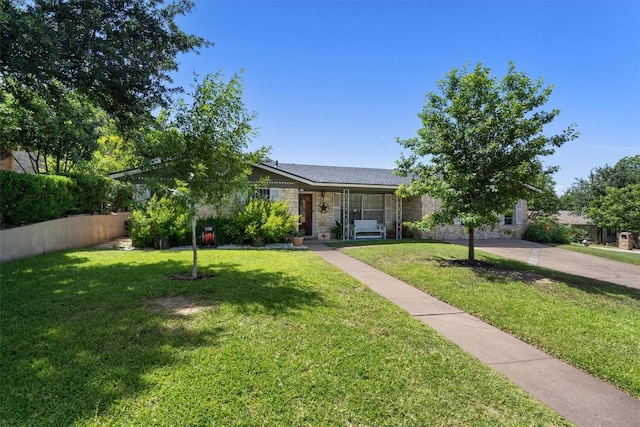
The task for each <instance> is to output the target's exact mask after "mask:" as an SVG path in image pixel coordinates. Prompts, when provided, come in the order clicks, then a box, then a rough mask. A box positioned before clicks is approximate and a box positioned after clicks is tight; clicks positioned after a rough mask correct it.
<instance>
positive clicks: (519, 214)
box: [516, 200, 522, 224]
mask: <svg viewBox="0 0 640 427" xmlns="http://www.w3.org/2000/svg"><path fill="white" fill-rule="evenodd" d="M516 224H522V200H520V201H518V204H517V205H516Z"/></svg>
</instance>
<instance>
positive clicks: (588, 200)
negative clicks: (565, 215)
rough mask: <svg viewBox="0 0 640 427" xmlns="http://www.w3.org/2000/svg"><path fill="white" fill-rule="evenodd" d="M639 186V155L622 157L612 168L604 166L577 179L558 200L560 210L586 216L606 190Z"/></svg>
mask: <svg viewBox="0 0 640 427" xmlns="http://www.w3.org/2000/svg"><path fill="white" fill-rule="evenodd" d="M632 184H640V155H637V156H630V157H623V158H621V159H620V160H619V161H618V162H617V163H616V164H615V165H614V166H609V165H604V166H602V167H597V168H594V169H592V170H591V171H590V172H589V176H588V177H587V178H578V179H576V180H575V182H574V183H573V184H572V185H571V187H570V188H569V189H568V190H567V191H566V192H565V193H564V194H563V195H562V197H561V198H560V204H561V207H562V209H568V210H571V211H573V212H578V213H582V214H586V213H587V212H588V211H589V209H590V208H591V207H592V205H593V204H594V203H595V202H596V201H597V200H598V199H600V198H602V197H604V196H605V195H606V194H607V188H609V187H612V188H623V187H626V186H628V185H632Z"/></svg>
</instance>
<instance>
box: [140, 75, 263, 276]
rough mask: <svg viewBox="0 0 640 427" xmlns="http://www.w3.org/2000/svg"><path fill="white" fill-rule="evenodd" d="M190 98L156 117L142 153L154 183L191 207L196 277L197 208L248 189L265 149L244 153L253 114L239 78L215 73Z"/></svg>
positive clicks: (193, 271) (252, 131)
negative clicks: (255, 167)
mask: <svg viewBox="0 0 640 427" xmlns="http://www.w3.org/2000/svg"><path fill="white" fill-rule="evenodd" d="M191 97H192V98H191V102H185V101H180V102H178V103H177V104H176V105H175V107H174V108H173V109H172V110H171V111H164V112H162V113H161V114H160V115H159V117H158V121H157V130H156V131H154V132H153V133H152V134H151V135H150V138H149V139H148V140H147V144H146V146H144V147H142V148H141V150H142V152H143V153H145V157H146V159H147V169H149V170H150V171H151V172H152V173H153V175H154V176H155V177H156V178H158V179H157V180H156V182H157V183H160V184H162V185H163V186H165V187H168V188H169V189H171V190H173V194H174V196H175V197H182V198H183V199H185V200H186V202H187V205H188V206H189V207H190V209H191V214H192V246H193V268H192V271H191V275H192V278H194V279H195V278H197V276H198V270H197V268H198V252H197V242H196V222H197V211H196V208H197V205H198V204H211V205H213V206H218V205H219V203H220V201H221V200H223V199H224V198H225V197H226V196H229V195H231V194H234V193H235V192H239V191H242V190H243V189H245V188H247V187H248V176H249V174H250V173H251V171H252V164H253V163H257V162H259V161H261V160H263V158H264V156H265V155H266V153H267V150H266V149H264V148H262V149H259V150H257V151H254V152H250V151H247V150H248V144H249V142H250V139H251V137H252V136H253V135H254V130H253V128H252V127H251V124H250V122H251V120H252V119H253V118H254V116H255V115H254V114H253V113H249V112H248V111H247V110H246V109H245V107H244V104H243V101H242V84H241V80H240V77H239V76H238V75H234V77H233V78H232V79H231V80H230V81H229V82H227V83H225V82H224V81H223V80H222V76H221V75H220V74H219V73H218V74H213V75H208V76H206V77H205V78H204V79H203V81H202V82H201V83H199V84H197V87H196V88H195V91H194V93H193V94H191Z"/></svg>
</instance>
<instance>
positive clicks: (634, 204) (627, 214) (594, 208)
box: [588, 183, 640, 233]
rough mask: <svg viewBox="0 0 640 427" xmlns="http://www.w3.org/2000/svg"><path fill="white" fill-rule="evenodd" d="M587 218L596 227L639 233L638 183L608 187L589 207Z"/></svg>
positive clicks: (639, 189) (639, 184)
mask: <svg viewBox="0 0 640 427" xmlns="http://www.w3.org/2000/svg"><path fill="white" fill-rule="evenodd" d="M588 215H589V218H590V219H591V220H592V221H593V223H594V224H595V225H596V226H598V227H606V228H618V229H621V230H626V231H631V232H634V233H637V232H638V231H640V183H637V184H631V185H627V186H625V187H621V188H615V187H609V188H607V190H606V194H605V195H604V196H603V197H600V198H598V199H596V200H595V201H594V202H593V203H592V204H591V206H590V207H589V212H588Z"/></svg>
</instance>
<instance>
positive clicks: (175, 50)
mask: <svg viewBox="0 0 640 427" xmlns="http://www.w3.org/2000/svg"><path fill="white" fill-rule="evenodd" d="M0 7H1V8H2V19H0V85H1V89H2V90H3V91H8V92H10V93H15V91H17V90H22V89H23V88H25V87H26V88H29V89H31V90H33V91H35V92H37V94H38V96H39V97H41V98H45V99H47V98H50V97H51V94H52V93H55V92H57V91H58V85H60V86H61V87H62V88H64V89H65V90H74V91H77V93H78V94H79V95H82V96H85V97H87V99H89V100H91V102H93V103H94V104H95V105H96V106H98V107H100V108H102V109H104V110H105V111H106V112H107V113H109V114H110V115H111V116H112V117H114V118H116V119H117V120H118V122H119V126H121V127H130V126H133V124H135V123H137V122H138V120H139V119H140V118H143V117H149V114H150V112H151V111H152V110H153V109H154V108H156V107H158V106H162V105H166V103H167V100H168V97H169V96H170V94H171V93H172V92H173V91H174V89H172V88H170V87H167V85H168V84H171V83H172V82H171V78H170V73H171V72H172V71H175V70H177V69H178V62H177V59H176V56H177V55H178V54H180V53H184V52H189V51H191V50H194V49H197V48H200V47H203V46H207V45H208V44H209V43H208V42H207V41H205V40H204V39H203V38H201V37H196V36H194V35H189V34H186V33H185V32H183V31H181V30H180V29H179V28H178V26H177V24H176V23H175V18H176V17H177V16H179V15H184V14H187V13H189V12H190V11H191V9H192V7H193V2H192V1H189V0H175V1H172V2H170V3H166V2H164V1H162V0H120V1H113V0H92V1H84V0H35V1H32V2H23V1H20V0H6V1H3V2H2V5H1V6H0ZM52 82H53V83H55V82H57V84H55V85H52Z"/></svg>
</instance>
